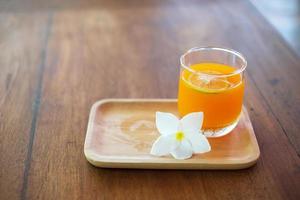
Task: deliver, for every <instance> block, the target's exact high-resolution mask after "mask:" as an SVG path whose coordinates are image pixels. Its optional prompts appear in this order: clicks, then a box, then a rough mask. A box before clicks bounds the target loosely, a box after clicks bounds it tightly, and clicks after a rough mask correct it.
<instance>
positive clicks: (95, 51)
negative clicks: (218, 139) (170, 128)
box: [0, 0, 300, 199]
mask: <svg viewBox="0 0 300 200" xmlns="http://www.w3.org/2000/svg"><path fill="white" fill-rule="evenodd" d="M203 45H217V46H226V47H230V48H233V49H236V50H238V51H240V52H242V53H243V54H244V55H245V56H246V57H247V60H248V68H247V74H246V76H247V77H246V78H247V91H246V95H245V105H246V106H247V108H248V110H249V113H250V117H251V120H252V122H253V126H254V130H255V132H256V136H257V139H258V142H259V146H260V149H261V157H260V159H259V161H258V163H257V164H256V165H255V166H254V167H252V168H250V169H245V170H239V171H176V170H175V171H163V170H162V171H160V170H111V169H98V168H95V167H93V166H91V165H90V164H89V163H88V162H87V161H86V159H85V157H84V154H83V143H84V139H85V132H86V128H87V120H88V114H89V110H90V107H91V105H92V104H93V103H94V102H95V101H97V100H99V99H102V98H176V95H177V94H176V93H177V81H178V73H179V60H178V59H179V56H180V55H181V54H182V53H183V52H184V51H186V50H187V49H189V48H191V47H194V46H203ZM0 47H1V51H0V152H1V153H0V199H20V198H21V199H300V159H299V155H300V59H299V57H297V56H296V54H295V53H294V52H293V51H291V50H290V48H289V47H288V46H287V45H286V43H285V42H284V41H283V40H282V38H281V37H280V36H279V35H278V33H277V32H276V31H275V30H274V29H273V27H271V26H270V25H269V24H268V23H267V22H266V20H265V19H264V18H263V17H262V16H261V14H260V13H258V11H257V10H256V9H255V8H254V7H253V5H252V4H251V3H249V1H243V0H233V1H219V0H213V1H210V0H206V1H196V0H195V1H193V0H191V1H180V0H175V1H167V0H166V1H159V0H152V1H150V0H149V1H139V0H132V1H121V0H118V1H117V0H116V1H102V0H90V1H84V0H82V1H80V0H76V1H73V2H71V1H68V0H65V1H59V0H56V1H49V2H46V1H44V2H43V1H35V0H31V1H19V2H18V1H15V0H12V1H5V2H4V1H3V2H1V3H0Z"/></svg>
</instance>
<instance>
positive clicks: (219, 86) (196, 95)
mask: <svg viewBox="0 0 300 200" xmlns="http://www.w3.org/2000/svg"><path fill="white" fill-rule="evenodd" d="M180 64H181V70H180V78H179V91H178V111H179V114H180V115H181V116H184V115H186V114H188V113H191V112H200V111H201V112H203V113H204V121H203V126H202V129H203V131H204V134H205V135H206V136H208V137H219V136H223V135H226V134H228V133H229V132H230V131H232V130H233V129H234V128H235V127H236V125H237V123H238V120H239V116H240V114H241V111H242V104H243V96H244V88H245V80H244V71H245V69H246V66H247V61H246V59H245V58H244V56H243V55H242V54H240V53H239V52H237V51H234V50H232V49H226V48H220V47H195V48H192V49H190V50H188V51H187V52H186V53H185V54H183V55H182V56H181V58H180Z"/></svg>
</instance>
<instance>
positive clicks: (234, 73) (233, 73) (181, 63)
mask: <svg viewBox="0 0 300 200" xmlns="http://www.w3.org/2000/svg"><path fill="white" fill-rule="evenodd" d="M203 50H217V51H223V52H227V53H231V54H234V55H236V56H237V57H238V58H240V59H241V60H242V62H243V65H242V66H241V68H239V69H237V70H234V71H233V72H231V73H228V74H208V73H204V72H199V71H195V70H193V69H191V68H190V67H189V66H187V65H186V64H185V63H184V58H185V56H187V55H188V54H189V53H191V52H197V51H203ZM180 65H181V66H182V67H183V68H185V69H186V70H188V71H190V72H192V73H194V74H201V75H205V76H214V77H216V76H217V77H229V76H234V75H237V74H240V73H242V72H243V71H245V69H246V67H247V60H246V59H245V57H244V56H243V54H241V53H240V52H238V51H235V50H233V49H230V48H225V47H216V46H203V47H193V48H191V49H189V50H188V51H187V52H185V53H184V54H183V55H182V56H180Z"/></svg>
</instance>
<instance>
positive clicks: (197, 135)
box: [186, 131, 211, 153]
mask: <svg viewBox="0 0 300 200" xmlns="http://www.w3.org/2000/svg"><path fill="white" fill-rule="evenodd" d="M186 136H187V138H188V140H189V141H190V143H191V145H192V148H193V152H194V153H206V152H209V151H210V150H211V147H210V144H209V142H208V140H207V138H206V137H205V136H204V135H203V134H202V133H201V132H199V131H198V132H193V133H191V132H190V133H186Z"/></svg>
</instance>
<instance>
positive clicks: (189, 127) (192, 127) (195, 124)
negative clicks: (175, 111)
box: [180, 112, 203, 132]
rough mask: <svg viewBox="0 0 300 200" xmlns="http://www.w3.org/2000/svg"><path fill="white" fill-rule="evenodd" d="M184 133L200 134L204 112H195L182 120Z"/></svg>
mask: <svg viewBox="0 0 300 200" xmlns="http://www.w3.org/2000/svg"><path fill="white" fill-rule="evenodd" d="M180 123H181V126H182V127H181V128H182V131H183V132H191V131H193V132H195V131H197V132H199V131H200V129H201V127H202V123H203V112H194V113H190V114H188V115H186V116H184V117H183V118H182V119H181V120H180Z"/></svg>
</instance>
